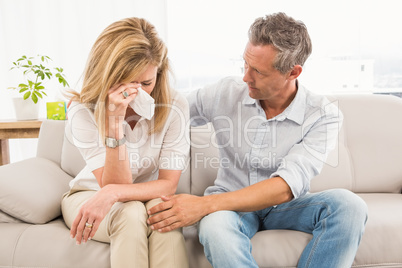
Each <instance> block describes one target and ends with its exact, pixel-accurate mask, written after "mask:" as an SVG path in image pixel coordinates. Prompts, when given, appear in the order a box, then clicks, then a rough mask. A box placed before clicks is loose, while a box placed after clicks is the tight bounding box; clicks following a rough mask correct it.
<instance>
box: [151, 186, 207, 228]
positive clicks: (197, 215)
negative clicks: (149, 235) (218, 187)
mask: <svg viewBox="0 0 402 268" xmlns="http://www.w3.org/2000/svg"><path fill="white" fill-rule="evenodd" d="M162 200H163V201H164V202H162V203H159V204H158V205H156V206H154V207H152V208H151V209H149V210H148V214H149V215H152V216H151V217H150V218H149V219H148V221H147V223H148V224H149V225H151V229H153V230H158V231H159V232H162V233H164V232H169V231H172V230H174V229H177V228H180V227H184V226H189V225H192V224H194V223H196V222H198V221H199V220H201V218H202V217H204V216H205V215H206V214H208V212H207V211H208V207H207V206H206V205H207V203H206V202H205V200H203V197H199V196H195V195H189V194H179V195H174V196H170V197H164V196H163V197H162Z"/></svg>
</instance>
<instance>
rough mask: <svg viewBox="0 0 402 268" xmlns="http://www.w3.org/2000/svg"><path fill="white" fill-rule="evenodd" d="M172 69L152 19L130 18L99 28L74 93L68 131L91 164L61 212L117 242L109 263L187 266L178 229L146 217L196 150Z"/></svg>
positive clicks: (81, 237) (74, 230) (88, 234)
mask: <svg viewBox="0 0 402 268" xmlns="http://www.w3.org/2000/svg"><path fill="white" fill-rule="evenodd" d="M168 75H169V63H168V58H167V48H166V46H165V44H164V43H163V42H162V41H161V39H160V38H159V37H158V35H157V33H156V31H155V28H154V27H153V26H152V25H151V24H149V23H148V22H147V21H145V20H144V19H138V18H128V19H124V20H121V21H118V22H115V23H113V24H111V25H110V26H109V27H107V28H106V29H105V30H104V31H103V32H102V33H101V35H100V36H99V37H98V39H97V40H96V42H95V44H94V46H93V48H92V50H91V53H90V55H89V59H88V63H87V66H86V70H85V73H84V80H83V87H82V90H81V92H80V93H73V94H74V96H73V98H72V101H73V102H72V104H71V106H70V107H69V112H68V115H69V119H68V121H69V122H68V125H67V131H68V132H70V133H69V134H70V135H71V137H72V141H73V142H74V144H75V146H77V147H78V149H79V150H80V152H81V154H82V156H83V157H84V159H85V161H86V166H85V168H84V169H83V170H82V171H81V172H80V173H79V174H78V175H77V177H76V178H75V179H74V180H72V181H71V183H70V187H71V190H70V191H69V192H68V193H66V194H65V196H64V197H63V202H62V212H63V217H64V219H65V222H66V224H67V225H68V226H69V228H70V229H71V232H70V233H71V236H72V237H73V238H75V239H76V243H77V244H80V243H81V242H84V243H85V242H87V241H88V240H90V239H94V240H97V241H101V242H106V243H110V250H111V255H110V256H111V257H110V258H111V266H112V267H188V260H187V256H186V252H185V247H184V239H183V236H182V234H181V232H180V231H172V232H169V233H160V232H158V231H156V230H155V231H154V230H152V229H151V228H149V227H148V225H147V223H146V220H147V219H148V215H147V211H148V209H149V208H150V207H152V206H154V205H156V204H157V203H158V202H161V200H160V197H161V196H167V195H172V194H174V193H175V191H176V188H177V184H178V181H179V177H180V175H181V171H182V169H184V167H185V164H186V160H187V156H188V152H189V144H188V135H189V134H188V130H187V128H186V127H185V126H186V122H187V120H188V117H189V115H188V104H187V101H186V100H185V98H184V97H182V96H180V95H178V94H177V93H175V92H173V91H171V90H170V86H169V83H168ZM147 94H150V96H151V97H153V98H154V99H155V114H154V115H153V117H152V118H151V119H150V120H148V119H146V118H144V117H143V116H141V114H139V113H140V112H139V111H141V113H142V112H144V114H149V113H151V116H152V106H151V105H150V104H149V103H143V102H141V101H143V100H144V99H146V97H147V96H146V95H147ZM140 95H142V97H141V98H140V97H139V96H140ZM148 98H150V97H149V96H148ZM136 101H137V103H136ZM134 103H135V104H137V107H139V109H138V110H137V111H134V110H133V109H132V108H131V106H133V105H132V104H134ZM129 104H130V105H129ZM149 111H151V112H149Z"/></svg>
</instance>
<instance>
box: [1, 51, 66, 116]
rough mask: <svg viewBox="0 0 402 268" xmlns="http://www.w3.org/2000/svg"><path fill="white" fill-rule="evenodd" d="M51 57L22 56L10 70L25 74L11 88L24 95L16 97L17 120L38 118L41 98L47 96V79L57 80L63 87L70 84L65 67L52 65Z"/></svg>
mask: <svg viewBox="0 0 402 268" xmlns="http://www.w3.org/2000/svg"><path fill="white" fill-rule="evenodd" d="M49 61H51V59H50V57H48V56H43V55H37V56H36V57H27V56H22V57H20V58H19V59H18V60H16V61H15V62H13V67H12V68H11V69H10V70H13V69H18V70H20V71H21V72H22V74H23V77H24V78H23V79H24V80H23V83H20V84H19V85H18V86H17V87H9V89H14V90H18V92H19V93H20V94H21V95H22V97H20V98H14V99H13V101H14V107H15V112H16V116H17V120H32V119H37V118H38V112H39V105H38V104H37V103H38V101H39V99H42V98H43V96H44V95H45V96H47V94H46V88H45V86H44V84H45V82H46V81H50V80H57V81H58V82H59V83H60V84H61V85H63V87H65V86H69V84H68V82H67V80H66V77H65V75H64V74H63V68H60V67H51V66H50V64H49Z"/></svg>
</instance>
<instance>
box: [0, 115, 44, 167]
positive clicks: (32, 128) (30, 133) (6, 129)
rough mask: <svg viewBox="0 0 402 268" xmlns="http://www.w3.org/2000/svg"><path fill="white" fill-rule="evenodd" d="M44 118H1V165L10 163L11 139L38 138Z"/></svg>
mask: <svg viewBox="0 0 402 268" xmlns="http://www.w3.org/2000/svg"><path fill="white" fill-rule="evenodd" d="M42 121H43V120H32V121H16V120H0V166H1V165H5V164H8V163H10V150H9V142H8V140H9V139H27V138H37V137H38V136H39V129H40V126H41V125H42Z"/></svg>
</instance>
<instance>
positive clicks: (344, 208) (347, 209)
mask: <svg viewBox="0 0 402 268" xmlns="http://www.w3.org/2000/svg"><path fill="white" fill-rule="evenodd" d="M328 195H329V196H328V199H330V200H331V202H330V203H331V206H332V208H331V209H332V210H333V211H335V212H337V213H338V214H339V215H340V216H342V218H343V222H347V221H350V222H351V224H359V223H362V224H363V225H364V224H365V222H366V221H367V217H368V207H367V204H366V203H365V202H364V200H363V199H362V198H361V197H359V196H358V195H356V194H355V193H353V192H351V191H349V190H345V189H333V190H329V191H328Z"/></svg>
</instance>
